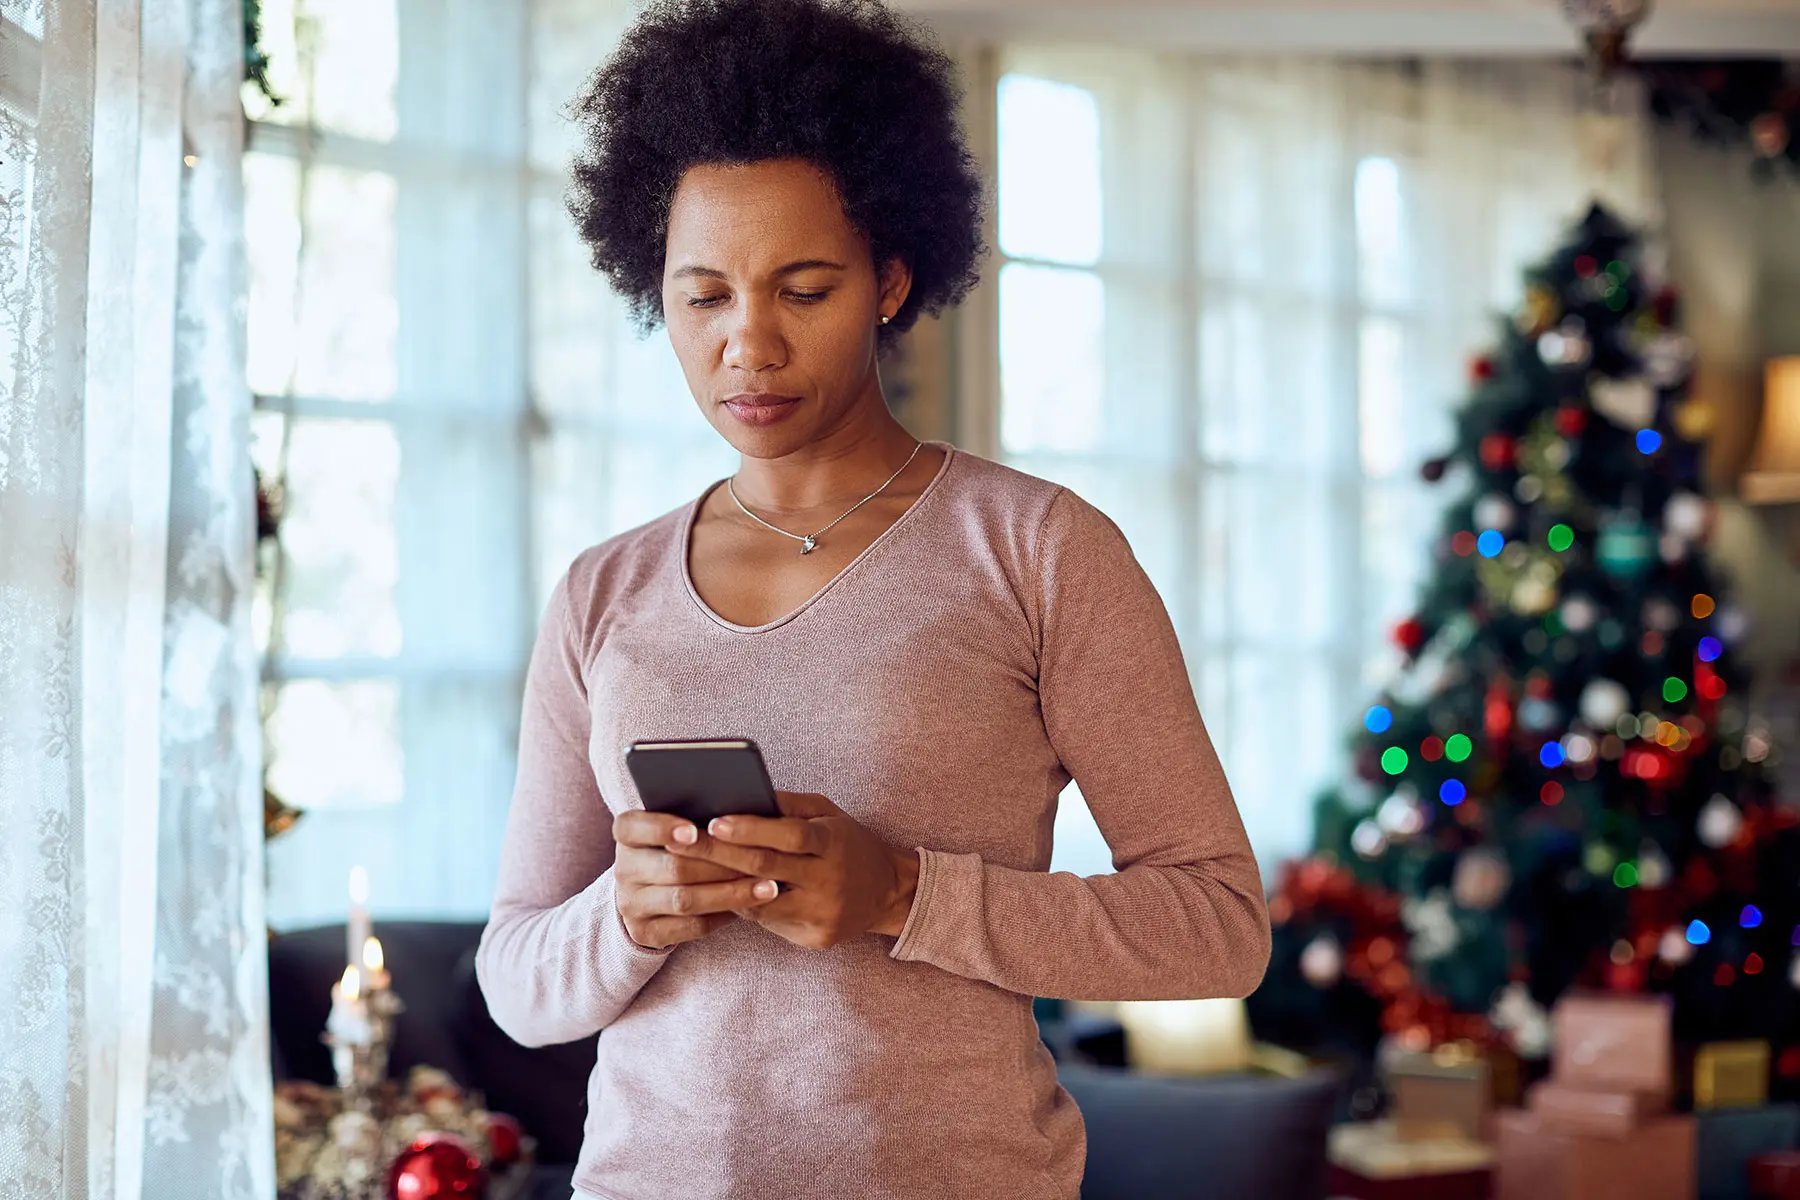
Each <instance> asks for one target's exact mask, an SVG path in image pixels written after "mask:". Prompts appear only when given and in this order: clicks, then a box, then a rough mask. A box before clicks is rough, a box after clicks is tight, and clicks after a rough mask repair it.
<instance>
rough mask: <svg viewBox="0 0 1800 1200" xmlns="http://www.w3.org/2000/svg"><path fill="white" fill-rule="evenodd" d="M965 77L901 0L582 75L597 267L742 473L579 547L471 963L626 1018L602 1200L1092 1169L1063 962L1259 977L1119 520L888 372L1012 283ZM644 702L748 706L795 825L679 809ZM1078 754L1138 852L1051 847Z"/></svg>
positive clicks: (529, 989) (696, 23)
mask: <svg viewBox="0 0 1800 1200" xmlns="http://www.w3.org/2000/svg"><path fill="white" fill-rule="evenodd" d="M954 100H955V96H954V88H953V85H952V83H951V70H950V66H949V64H948V62H947V61H946V60H945V58H944V57H943V56H942V54H941V53H940V52H939V51H937V50H935V49H934V48H932V47H931V46H930V45H929V43H927V42H926V41H924V40H922V39H921V38H920V36H919V35H917V34H916V33H914V32H912V31H911V30H909V29H907V28H906V27H904V26H902V25H901V24H900V23H898V22H897V21H896V19H895V18H894V17H893V16H892V15H890V14H889V13H888V12H887V11H886V10H884V9H883V8H881V7H880V6H879V5H877V4H875V3H873V2H871V0H700V2H697V3H664V4H659V5H655V6H652V7H651V8H649V9H648V10H647V11H645V12H644V13H643V14H642V15H641V16H640V17H639V19H638V20H637V21H636V23H635V24H634V25H633V27H632V28H631V30H630V31H629V32H628V33H627V35H626V37H625V40H624V41H623V43H622V45H621V47H620V49H619V50H618V52H617V53H616V55H615V56H614V57H613V58H612V59H611V60H610V62H608V63H607V64H606V65H605V66H604V67H603V68H602V69H601V70H600V72H599V73H598V74H597V75H596V76H595V78H594V80H593V82H592V84H591V85H590V88H589V90H588V91H587V93H586V94H585V95H584V97H583V98H582V99H581V101H580V102H579V104H578V107H577V113H578V116H579V118H580V119H581V120H582V121H583V122H584V123H585V126H586V134H587V143H586V149H585V151H584V153H583V155H582V157H581V159H580V161H579V162H578V164H577V167H576V173H575V180H576V184H575V189H574V191H573V193H572V207H573V210H574V214H575V216H576V218H577V221H578V223H579V225H580V227H581V231H582V234H583V236H584V237H585V238H586V240H587V242H588V244H589V245H590V246H591V247H592V250H593V257H594V261H595V263H596V265H597V266H598V267H599V268H600V269H601V270H603V271H604V272H606V274H607V275H608V276H609V278H610V279H611V282H612V283H613V285H614V287H615V288H616V289H617V290H618V291H619V292H620V293H622V294H623V295H624V296H625V297H627V298H628V299H629V301H630V302H631V303H632V304H633V305H634V306H635V309H636V311H637V312H638V313H639V314H640V316H641V317H642V318H643V319H644V320H645V322H646V323H649V322H651V321H654V320H656V319H658V318H660V319H661V320H662V321H663V322H665V323H666V325H667V329H668V336H669V338H670V341H671V342H672V343H673V345H674V348H675V351H676V353H677V355H678V356H679V358H680V360H681V363H682V367H683V370H684V371H685V374H686V377H687V381H688V384H689V387H690V388H691V389H692V391H693V394H694V398H695V401H696V402H697V403H698V404H699V405H700V409H701V411H702V413H704V414H705V416H706V419H707V420H708V421H709V422H711V424H712V426H713V428H714V429H716V430H717V431H718V432H719V434H720V435H721V436H722V437H724V438H725V439H726V441H728V442H729V443H730V444H731V445H732V447H733V448H734V449H736V450H737V451H738V452H739V453H740V454H741V455H742V465H741V467H740V469H739V471H738V473H737V474H736V475H734V476H733V477H731V478H730V479H729V480H721V481H720V482H719V483H715V484H714V485H712V486H711V487H709V488H708V489H707V490H706V491H705V492H704V493H703V494H702V495H701V496H699V497H698V498H697V499H695V500H694V501H692V502H690V503H688V504H685V505H683V506H682V507H680V508H678V509H676V510H675V511H673V512H670V513H668V514H667V515H665V516H663V517H661V518H659V519H657V520H655V521H652V522H650V523H649V524H647V525H644V526H641V527H640V528H637V529H634V530H631V531H630V532H628V533H624V534H621V535H619V536H617V537H614V538H612V539H610V540H608V541H606V542H603V543H601V544H600V545H598V546H595V547H593V548H592V549H590V550H588V551H586V552H585V553H583V554H582V555H581V556H580V557H579V558H578V559H577V560H576V561H575V563H574V565H573V566H571V567H570V569H569V571H568V573H567V575H566V576H565V577H564V578H563V579H562V581H561V582H560V583H559V584H558V586H557V587H556V589H555V592H554V595H553V596H552V598H551V600H550V604H549V607H548V610H547V612H546V613H545V617H544V623H543V627H542V630H541V633H540V635H539V638H538V642H537V645H536V649H535V651H534V654H533V657H532V661H531V667H530V673H529V677H528V680H527V683H526V691H525V705H524V715H523V721H522V726H521V730H520V746H519V773H518V781H517V790H516V794H515V796H514V801H513V807H512V812H511V816H510V819H509V824H508V828H507V833H506V843H505V847H504V852H503V862H502V866H501V875H500V882H499V888H498V894H497V895H496V897H495V900H494V905H493V911H492V917H491V919H490V921H489V923H488V926H487V929H486V931H485V932H484V934H483V937H482V941H481V947H480V950H479V953H478V957H477V960H476V963H477V969H478V972H479V976H480V981H481V985H482V988H483V990H484V991H485V993H486V995H487V998H488V1003H489V1007H490V1009H491V1010H492V1012H493V1015H494V1018H495V1019H496V1020H497V1021H498V1022H499V1024H500V1027H501V1028H502V1029H504V1030H505V1031H506V1032H507V1033H508V1034H509V1035H511V1036H512V1037H513V1038H514V1039H516V1040H517V1041H519V1042H521V1043H524V1044H525V1045H534V1046H535V1045H544V1044H547V1043H555V1042H566V1041H571V1040H574V1039H577V1038H587V1037H593V1036H595V1035H596V1034H597V1033H599V1032H600V1031H602V1030H604V1036H602V1037H601V1038H600V1039H599V1061H598V1064H597V1065H596V1067H595V1071H594V1076H593V1079H592V1082H591V1084H590V1105H589V1113H588V1119H587V1126H586V1132H585V1139H584V1143H583V1146H582V1151H581V1157H580V1163H579V1165H578V1167H577V1169H576V1173H575V1184H576V1196H577V1197H593V1198H600V1200H665V1198H681V1200H692V1198H700V1197H755V1196H775V1195H780V1196H790V1197H821V1198H825V1197H829V1198H839V1200H841V1198H850V1197H908V1198H912V1197H982V1198H984V1200H1003V1198H1012V1197H1017V1198H1020V1200H1025V1198H1030V1200H1044V1198H1048V1197H1074V1196H1075V1195H1076V1194H1077V1190H1078V1186H1079V1183H1080V1179H1081V1173H1082V1163H1083V1156H1084V1153H1085V1141H1084V1137H1083V1131H1082V1122H1081V1116H1080V1114H1079V1112H1078V1111H1077V1110H1076V1108H1075V1106H1074V1104H1073V1102H1072V1101H1071V1100H1070V1098H1069V1096H1068V1094H1067V1093H1066V1092H1064V1091H1063V1090H1062V1089H1061V1088H1059V1087H1058V1086H1057V1081H1056V1070H1055V1066H1054V1064H1053V1062H1052V1061H1051V1059H1050V1057H1049V1056H1048V1054H1047V1053H1046V1052H1045V1050H1044V1049H1043V1047H1042V1046H1041V1045H1040V1043H1039V1041H1038V1038H1037V1033H1036V1027H1035V1025H1034V1023H1033V1020H1032V1011H1031V998H1032V997H1033V996H1056V997H1067V998H1082V999H1154V998H1178V997H1202V996H1242V995H1245V994H1246V993H1248V992H1249V991H1250V990H1251V989H1253V988H1254V987H1255V986H1256V984H1257V983H1258V981H1259V980H1260V979H1261V977H1262V974H1263V970H1264V967H1265V965H1266V963H1267V959H1268V953H1269V928H1268V916H1267V913H1266V910H1265V908H1264V904H1263V896H1262V888H1261V884H1260V880H1259V877H1258V873H1257V868H1256V863H1255V860H1254V859H1253V858H1252V856H1251V853H1250V848H1249V845H1248V842H1247V841H1246V839H1245V836H1244V829H1243V824H1242V821H1241V820H1240V818H1239V815H1238V812H1237V808H1236V806H1235V805H1234V803H1233V801H1232V797H1231V793H1230V791H1229V789H1228V787H1227V785H1226V782H1225V778H1224V775H1223V773H1222V772H1221V770H1220V767H1219V763H1218V759H1217V757H1216V756H1215V754H1214V752H1213V749H1212V746H1211V744H1210V742H1209V740H1208V738H1207V735H1206V731H1205V729H1204V728H1203V726H1202V724H1201V720H1200V715H1199V713H1198V711H1197V710H1196V708H1195V704H1194V696H1193V691H1192V689H1191V687H1190V684H1189V682H1188V676H1187V673H1186V669H1185V667H1184V666H1183V663H1182V656H1181V651H1180V649H1179V647H1178V645H1177V643H1176V640H1175V634H1174V630H1173V628H1172V627H1171V624H1170V621H1169V618H1168V615H1167V612H1166V611H1165V610H1164V608H1163V605H1162V603H1161V601H1160V600H1159V599H1158V596H1157V593H1156V592H1155V590H1154V589H1153V588H1152V586H1151V584H1150V582H1149V580H1148V579H1147V578H1146V576H1145V574H1144V572H1143V570H1142V569H1141V568H1140V567H1139V565H1138V563H1137V562H1136V560H1135V559H1134V558H1133V556H1132V553H1131V549H1130V547H1129V546H1128V545H1127V543H1126V541H1125V539H1124V537H1123V536H1121V534H1120V533H1119V530H1118V528H1117V527H1116V526H1115V525H1114V524H1113V523H1112V522H1111V521H1110V520H1108V519H1107V518H1106V517H1105V516H1104V515H1102V514H1101V513H1100V512H1099V511H1098V510H1096V509H1095V508H1093V507H1092V506H1090V505H1089V504H1087V503H1086V502H1084V501H1083V500H1082V499H1081V498H1080V497H1078V496H1077V495H1075V494H1074V493H1073V492H1071V491H1069V490H1068V489H1066V488H1063V487H1059V486H1056V485H1054V484H1051V483H1048V482H1045V481H1043V480H1040V479H1036V478H1033V477H1031V476H1029V475H1025V474H1022V473H1020V472H1017V471H1014V470H1011V469H1009V468H1007V467H1004V466H1001V465H998V464H995V463H992V462H988V461H986V460H983V459H981V458H978V457H975V456H973V455H969V454H965V453H961V452H959V451H957V450H955V449H954V448H952V447H951V446H950V445H948V444H947V443H944V442H939V441H931V442H924V443H920V442H917V441H915V440H914V439H913V438H912V437H911V436H909V435H908V434H907V433H906V431H905V430H904V429H903V428H902V427H901V425H900V424H899V423H898V422H896V421H895V420H894V418H893V417H892V416H891V415H890V414H889V412H888V409H887V405H886V402H885V400H884V399H883V396H882V391H881V381H880V379H879V377H878V374H877V371H876V360H877V355H878V350H879V349H880V348H881V347H882V346H884V345H885V344H887V343H888V342H889V341H890V340H891V339H892V338H894V337H895V336H897V335H898V334H899V333H900V332H901V331H903V330H905V329H906V328H907V327H908V326H910V325H911V324H912V323H913V321H914V320H915V319H916V318H917V317H918V315H919V313H921V312H935V311H937V310H939V309H941V308H943V307H944V306H946V305H949V304H953V303H954V302H955V301H956V300H958V299H959V298H960V297H961V296H962V295H963V294H964V292H965V291H966V290H967V288H968V287H969V285H970V283H971V281H972V279H973V277H974V273H975V262H976V258H977V255H978V252H979V249H980V246H979V238H978V234H977V228H978V217H979V192H980V189H979V186H978V184H977V182H976V178H975V176H974V173H973V170H972V167H971V163H970V160H969V156H968V154H967V152H966V151H965V149H964V147H963V144H962V140H961V135H960V133H959V132H958V130H957V127H956V123H955V116H954ZM644 399H645V400H646V401H648V400H649V398H644ZM720 484H723V485H724V486H720ZM640 737H642V738H677V737H682V738H691V737H751V738H754V739H755V740H756V741H757V742H758V743H759V744H760V745H761V747H762V750H763V753H764V756H765V758H766V759H767V762H768V765H769V769H770V772H771V775H772V776H773V778H774V781H775V784H776V786H777V787H778V788H781V789H783V790H782V791H781V794H780V796H779V799H780V801H781V805H782V811H783V813H784V814H785V815H784V816H782V817H780V818H728V819H724V820H722V821H720V822H715V823H714V827H713V828H708V829H697V828H695V827H694V826H693V825H691V824H688V823H686V822H683V821H680V820H677V819H676V818H674V817H671V816H667V815H664V814H653V813H648V812H645V811H643V810H642V808H641V805H640V803H639V801H638V799H637V795H636V791H635V788H634V787H633V785H632V783H631V781H630V777H629V776H628V774H627V773H626V771H625V767H624V758H623V752H624V749H625V747H626V746H627V745H628V744H629V743H630V742H631V741H632V740H634V739H636V738H640ZM1071 777H1073V778H1074V779H1076V780H1078V781H1079V783H1080V786H1081V789H1082V792H1083V794H1084V796H1085V797H1086V799H1087V802H1088V805H1089V807H1090V808H1091V809H1092V810H1093V813H1094V816H1095V818H1096V820H1097V821H1098V823H1099V825H1100V828H1101V830H1102V831H1103V832H1104V833H1105V835H1106V838H1107V841H1108V843H1109V844H1110V845H1111V847H1112V849H1113V855H1114V861H1115V863H1116V865H1117V866H1118V868H1119V870H1118V872H1117V873H1116V874H1113V875H1106V876H1100V877H1095V878H1092V879H1081V878H1077V877H1076V876H1074V875H1070V874H1055V875H1052V874H1049V873H1047V870H1046V868H1047V866H1048V864H1049V859H1050V834H1051V825H1052V819H1053V817H1054V814H1055V810H1056V798H1057V796H1058V794H1059V793H1060V792H1061V791H1062V790H1063V788H1064V785H1066V784H1067V783H1068V782H1069V780H1070V778H1071ZM778 882H779V883H782V884H785V885H786V888H785V890H781V891H779V892H778V891H777V886H776V885H777V883H778Z"/></svg>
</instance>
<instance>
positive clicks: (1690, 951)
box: [1656, 925, 1694, 967]
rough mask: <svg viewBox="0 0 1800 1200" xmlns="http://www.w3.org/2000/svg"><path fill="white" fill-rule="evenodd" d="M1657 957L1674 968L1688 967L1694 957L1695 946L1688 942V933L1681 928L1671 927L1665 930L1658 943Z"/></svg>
mask: <svg viewBox="0 0 1800 1200" xmlns="http://www.w3.org/2000/svg"><path fill="white" fill-rule="evenodd" d="M1656 957H1658V958H1660V959H1662V960H1663V961H1664V962H1666V963H1668V964H1669V965H1670V966H1672V967H1680V966H1686V965H1687V963H1688V960H1690V959H1692V958H1693V957H1694V944H1693V943H1692V942H1690V941H1688V938H1687V933H1686V932H1685V931H1684V930H1682V929H1681V927H1680V926H1676V925H1671V926H1670V927H1669V928H1667V929H1665V930H1663V935H1662V937H1661V939H1660V940H1658V941H1657V943H1656Z"/></svg>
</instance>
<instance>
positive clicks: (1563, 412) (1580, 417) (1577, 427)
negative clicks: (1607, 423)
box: [1556, 405, 1587, 437]
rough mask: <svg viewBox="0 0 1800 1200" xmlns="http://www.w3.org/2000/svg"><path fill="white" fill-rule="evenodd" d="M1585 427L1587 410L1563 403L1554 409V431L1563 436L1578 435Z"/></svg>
mask: <svg viewBox="0 0 1800 1200" xmlns="http://www.w3.org/2000/svg"><path fill="white" fill-rule="evenodd" d="M1586 428H1587V410H1586V409H1582V408H1576V407H1575V406H1574V405H1564V406H1563V407H1561V408H1559V409H1557V410H1556V432H1558V433H1560V434H1562V435H1563V436H1564V437H1580V436H1581V433H1582V431H1583V430H1584V429H1586Z"/></svg>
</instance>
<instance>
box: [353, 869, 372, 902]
mask: <svg viewBox="0 0 1800 1200" xmlns="http://www.w3.org/2000/svg"><path fill="white" fill-rule="evenodd" d="M368 902H369V873H368V872H367V871H365V870H363V869H362V868H361V867H360V866H356V867H351V868H350V903H352V904H367V903H368Z"/></svg>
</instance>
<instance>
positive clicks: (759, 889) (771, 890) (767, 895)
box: [751, 879, 780, 900]
mask: <svg viewBox="0 0 1800 1200" xmlns="http://www.w3.org/2000/svg"><path fill="white" fill-rule="evenodd" d="M751 890H752V891H754V892H755V893H756V898H757V899H759V900H773V899H774V898H775V893H776V892H777V891H779V890H780V889H779V888H777V887H776V886H775V881H774V880H773V879H765V880H763V881H762V882H761V883H759V884H757V885H756V886H755V887H754V888H752V889H751Z"/></svg>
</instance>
